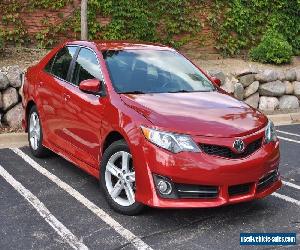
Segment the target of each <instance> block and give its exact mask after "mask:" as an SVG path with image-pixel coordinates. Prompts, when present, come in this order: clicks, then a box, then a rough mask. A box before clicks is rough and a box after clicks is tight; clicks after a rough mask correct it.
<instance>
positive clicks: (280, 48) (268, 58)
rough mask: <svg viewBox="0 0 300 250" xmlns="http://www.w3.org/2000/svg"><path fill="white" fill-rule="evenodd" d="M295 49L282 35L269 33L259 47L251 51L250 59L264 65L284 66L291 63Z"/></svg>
mask: <svg viewBox="0 0 300 250" xmlns="http://www.w3.org/2000/svg"><path fill="white" fill-rule="evenodd" d="M292 56H293V47H292V46H291V45H290V44H289V43H288V42H287V40H286V39H285V38H284V37H283V35H282V34H279V33H277V32H274V31H268V32H267V33H266V34H265V35H264V36H263V38H262V40H261V42H260V43H259V44H258V46H257V47H255V48H253V49H251V50H250V57H251V59H252V60H254V61H258V62H262V63H275V64H282V63H288V62H290V61H291V58H292Z"/></svg>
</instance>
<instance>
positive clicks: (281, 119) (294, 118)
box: [267, 112, 300, 126]
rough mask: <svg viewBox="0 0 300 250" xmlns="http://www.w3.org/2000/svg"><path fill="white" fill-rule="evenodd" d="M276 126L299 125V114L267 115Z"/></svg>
mask: <svg viewBox="0 0 300 250" xmlns="http://www.w3.org/2000/svg"><path fill="white" fill-rule="evenodd" d="M267 117H268V118H269V119H270V120H271V121H273V122H274V124H275V125H276V126H279V125H290V124H297V123H300V112H298V113H288V114H276V115H267Z"/></svg>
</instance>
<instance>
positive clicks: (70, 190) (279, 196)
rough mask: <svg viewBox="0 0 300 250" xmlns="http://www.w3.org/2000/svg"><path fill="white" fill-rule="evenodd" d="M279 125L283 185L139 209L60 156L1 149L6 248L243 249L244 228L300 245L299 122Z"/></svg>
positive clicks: (0, 215)
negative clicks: (123, 206)
mask: <svg viewBox="0 0 300 250" xmlns="http://www.w3.org/2000/svg"><path fill="white" fill-rule="evenodd" d="M277 129H278V135H279V137H280V147H281V164H280V173H281V176H282V179H283V181H284V186H283V187H282V188H281V190H279V191H278V192H277V193H275V194H274V195H271V196H269V197H266V198H264V199H262V200H256V201H252V202H247V203H242V204H238V205H231V206H225V207H219V208H213V209H212V208H209V209H192V210H159V209H147V210H146V211H145V212H144V213H143V214H141V215H139V216H134V217H129V216H124V215H119V214H117V213H115V212H114V211H112V210H111V209H110V208H109V207H108V205H107V203H106V201H105V200H104V197H103V196H102V194H101V192H99V186H98V182H97V180H96V179H95V178H93V177H91V176H89V175H87V174H86V173H84V172H83V171H81V170H80V169H78V168H77V167H75V166H74V165H72V164H71V163H69V162H67V161H66V160H64V159H62V158H61V157H59V156H57V155H54V154H53V155H52V156H50V157H49V158H46V159H36V158H34V157H33V156H32V155H31V154H30V152H29V148H28V147H23V148H20V149H1V150H0V174H1V175H0V223H1V226H0V249H147V248H148V249H151V248H152V249H239V248H242V247H240V243H239V236H240V233H242V232H296V233H297V244H298V246H290V247H289V249H299V241H300V125H288V126H280V127H277ZM247 248H251V249H255V248H256V247H247ZM257 248H259V249H262V247H257ZM275 248H276V249H277V248H278V246H277V247H267V248H266V247H263V249H275Z"/></svg>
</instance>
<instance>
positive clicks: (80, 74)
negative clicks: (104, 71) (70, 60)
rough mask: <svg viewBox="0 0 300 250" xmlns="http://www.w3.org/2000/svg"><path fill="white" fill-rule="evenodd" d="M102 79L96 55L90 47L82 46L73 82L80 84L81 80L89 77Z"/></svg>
mask: <svg viewBox="0 0 300 250" xmlns="http://www.w3.org/2000/svg"><path fill="white" fill-rule="evenodd" d="M95 78H96V79H99V80H102V76H101V71H100V65H99V64H98V61H97V58H96V55H95V54H94V52H93V51H91V50H89V49H85V48H82V49H80V52H79V54H78V57H77V60H76V62H75V69H74V73H73V77H72V81H71V82H72V83H74V84H75V85H77V86H78V85H79V83H80V82H82V81H84V80H88V79H95Z"/></svg>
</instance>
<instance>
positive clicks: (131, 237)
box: [11, 148, 152, 250]
mask: <svg viewBox="0 0 300 250" xmlns="http://www.w3.org/2000/svg"><path fill="white" fill-rule="evenodd" d="M11 150H12V151H14V152H15V153H16V154H17V155H19V156H20V157H21V158H22V159H23V160H25V161H26V162H27V163H29V165H31V167H33V168H34V169H35V170H37V171H38V172H40V173H41V174H42V175H44V176H45V177H47V178H48V179H49V180H51V181H52V182H54V183H55V184H56V185H58V186H59V187H60V188H61V189H63V190H65V191H66V192H67V193H68V194H69V195H71V196H73V197H74V198H75V199H76V200H77V201H79V202H80V203H81V204H83V205H84V206H85V207H87V208H88V209H89V210H91V211H92V212H93V213H94V214H95V215H97V216H98V217H99V218H100V219H101V220H103V221H104V222H105V223H106V224H108V225H109V226H110V227H112V228H113V229H114V230H115V231H116V232H117V233H118V234H120V235H121V236H122V237H124V238H125V239H126V240H128V241H129V242H130V243H131V244H132V245H133V246H134V247H135V248H136V249H143V250H144V249H147V250H152V248H151V247H150V246H148V245H147V244H146V243H145V242H144V241H142V239H140V238H139V237H138V236H136V235H135V234H133V233H132V232H131V231H129V230H128V229H126V228H124V227H123V226H122V225H121V224H120V223H119V222H117V221H116V220H115V219H113V218H112V217H111V216H110V215H109V214H107V213H106V212H105V211H103V210H102V209H101V208H99V207H98V206H96V205H95V204H94V203H93V202H91V201H90V200H88V199H87V198H85V197H84V196H83V195H82V194H81V193H79V192H78V191H77V190H75V189H74V188H72V187H71V186H70V185H68V184H67V183H65V182H64V181H62V180H61V179H59V178H58V177H57V176H56V175H54V174H52V173H50V172H49V171H48V170H47V169H45V168H43V167H42V166H41V165H39V164H38V163H37V162H36V161H34V160H33V159H32V158H30V157H29V156H28V155H27V154H25V153H24V152H22V151H21V150H20V149H18V148H11Z"/></svg>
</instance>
